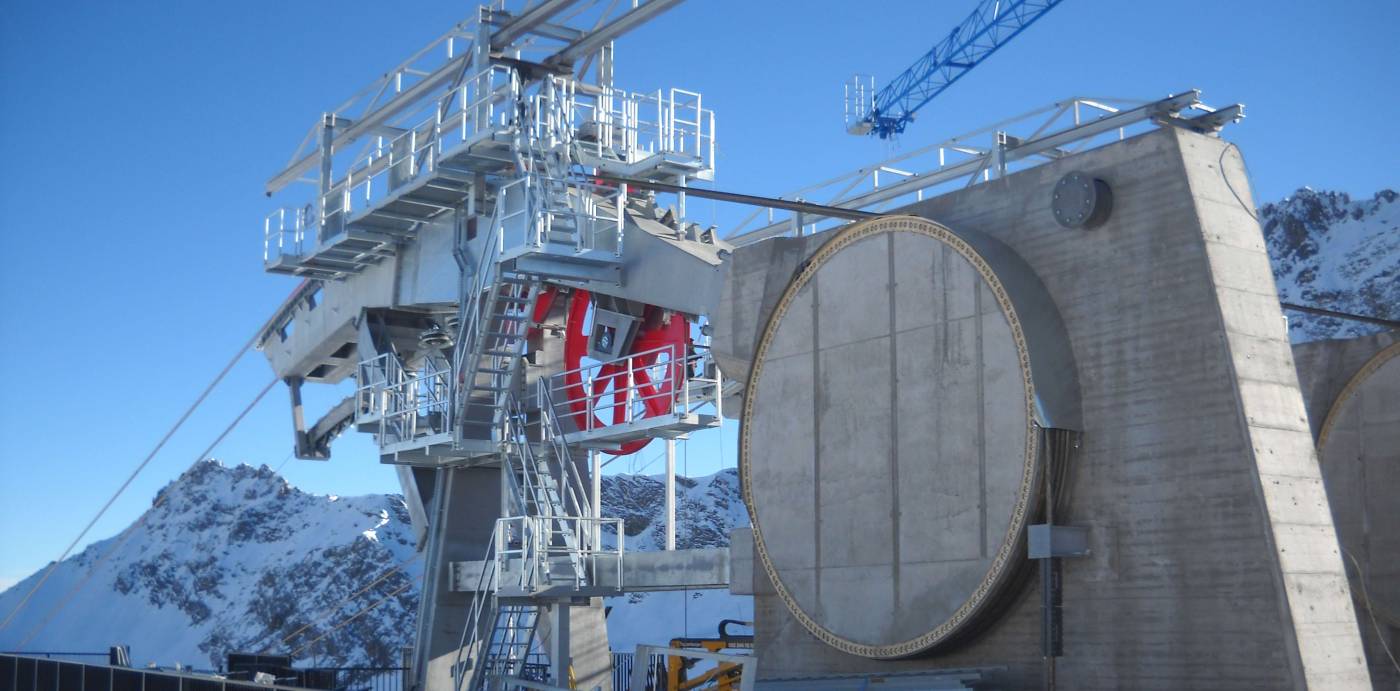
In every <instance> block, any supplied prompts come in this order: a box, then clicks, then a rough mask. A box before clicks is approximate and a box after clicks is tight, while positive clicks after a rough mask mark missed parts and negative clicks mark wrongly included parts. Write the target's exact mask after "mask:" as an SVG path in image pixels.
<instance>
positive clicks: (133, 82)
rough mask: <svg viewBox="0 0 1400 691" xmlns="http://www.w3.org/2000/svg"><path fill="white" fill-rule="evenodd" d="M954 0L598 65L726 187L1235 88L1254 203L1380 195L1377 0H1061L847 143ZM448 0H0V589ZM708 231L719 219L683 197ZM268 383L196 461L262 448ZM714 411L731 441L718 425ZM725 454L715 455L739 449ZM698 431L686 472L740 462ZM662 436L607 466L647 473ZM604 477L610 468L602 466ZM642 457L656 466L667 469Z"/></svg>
mask: <svg viewBox="0 0 1400 691" xmlns="http://www.w3.org/2000/svg"><path fill="white" fill-rule="evenodd" d="M973 4H974V3H973V1H972V0H937V1H929V0H926V1H923V2H911V1H905V2H878V3H853V2H848V1H827V0H822V1H820V2H817V1H809V2H801V3H798V2H776V1H774V2H755V1H753V0H749V1H747V2H745V1H741V0H692V1H691V2H689V3H686V4H684V5H682V6H681V7H679V8H678V9H675V10H673V11H671V12H669V13H667V14H666V15H664V16H662V17H661V18H660V19H659V20H657V21H655V22H654V23H653V24H651V25H649V26H647V27H645V28H644V29H643V30H641V31H640V32H638V33H636V34H635V35H632V36H629V37H626V38H625V39H623V40H622V41H620V42H619V44H618V65H617V75H618V82H619V84H621V85H625V86H628V87H630V88H635V89H638V90H645V89H654V88H657V87H661V86H680V87H684V88H688V89H692V90H698V91H701V92H703V93H704V98H705V104H706V106H707V107H711V108H713V109H715V111H716V113H717V118H718V121H719V125H718V132H719V140H720V144H719V146H720V149H721V151H720V155H719V159H718V167H719V173H718V176H719V177H718V186H719V187H721V188H724V189H729V190H736V191H743V192H750V193H757V194H780V193H783V192H785V191H788V190H791V189H794V188H797V187H801V186H803V185H804V184H807V183H810V182H813V181H815V180H817V179H820V178H824V177H826V176H829V175H832V174H835V173H840V172H843V171H845V170H848V169H851V168H854V167H856V166H859V165H863V164H865V163H870V162H873V161H876V160H879V159H881V158H884V157H886V156H887V155H889V154H890V153H892V152H897V151H898V150H900V149H910V148H914V147H917V146H919V145H922V144H927V143H932V142H935V141H939V140H941V139H943V138H946V137H947V136H950V135H953V134H957V133H960V132H963V131H966V130H970V129H973V128H975V127H979V126H981V125H983V124H986V123H989V122H992V121H995V120H999V119H1001V118H1003V117H1006V116H1009V115H1014V114H1017V113H1020V112H1023V111H1025V110H1029V109H1031V108H1033V107H1037V106H1040V105H1044V104H1047V103H1050V102H1052V101H1055V100H1057V99H1061V98H1063V97H1066V96H1070V95H1093V96H1121V97H1128V98H1153V97H1159V96H1163V95H1165V94H1167V93H1170V92H1176V91H1181V90H1183V89H1186V88H1190V87H1197V88H1200V89H1202V90H1204V92H1205V95H1206V98H1207V100H1208V101H1210V102H1213V103H1219V104H1224V103H1229V102H1235V101H1240V102H1244V103H1245V104H1247V106H1248V115H1249V118H1248V119H1247V120H1246V121H1245V122H1244V123H1243V124H1242V125H1240V126H1237V127H1232V128H1230V130H1229V131H1228V132H1227V135H1226V136H1227V137H1228V138H1229V139H1231V140H1232V141H1235V142H1236V143H1238V144H1239V146H1240V148H1241V149H1242V150H1243V151H1244V154H1245V156H1246V157H1247V160H1248V161H1249V165H1250V170H1251V171H1252V174H1253V182H1254V186H1255V190H1256V193H1257V195H1258V197H1259V199H1260V200H1263V201H1268V200H1274V199H1278V198H1280V197H1282V196H1284V195H1286V194H1288V193H1289V192H1290V191H1291V190H1293V189H1294V188H1296V187H1298V186H1301V185H1309V186H1313V187H1317V188H1329V189H1339V190H1343V191H1347V192H1350V193H1352V194H1353V195H1364V196H1369V195H1370V194H1371V193H1373V192H1374V191H1376V190H1377V189H1379V188H1381V187H1394V186H1396V184H1397V182H1400V181H1397V179H1396V172H1397V163H1400V139H1397V138H1396V137H1393V136H1388V135H1387V134H1386V133H1388V132H1389V131H1390V129H1391V125H1392V122H1391V120H1392V119H1393V116H1394V114H1395V113H1397V112H1400V107H1398V106H1400V103H1398V102H1397V96H1396V93H1395V89H1394V88H1393V86H1394V83H1395V79H1396V75H1397V74H1400V51H1397V50H1396V49H1395V47H1394V29H1395V27H1396V26H1400V3H1394V2H1383V3H1375V2H1360V1H1356V2H1334V3H1301V2H1263V1H1258V2H1233V3H1221V2H1205V1H1195V2H1193V1H1186V0H1183V1H1181V2H1174V3H1139V2H1113V1H1110V0H1067V1H1066V2H1065V3H1064V4H1063V5H1062V6H1061V7H1059V8H1057V9H1056V10H1054V11H1053V12H1051V13H1050V14H1049V15H1048V16H1047V17H1046V18H1044V19H1043V20H1042V21H1041V22H1040V23H1039V24H1037V25H1036V26H1034V27H1032V28H1031V29H1030V30H1029V31H1027V32H1026V33H1025V34H1023V35H1022V36H1020V37H1019V38H1018V39H1017V40H1016V41H1015V42H1013V43H1012V44H1010V45H1009V46H1007V47H1006V48H1004V49H1003V50H1002V51H1001V52H999V53H998V54H997V55H995V56H993V57H992V58H991V59H990V60H989V61H988V62H987V63H985V64H984V65H982V66H981V67H979V68H978V69H977V70H976V71H975V72H973V73H972V74H971V75H970V76H969V77H967V78H966V79H964V80H963V81H962V82H960V83H958V84H957V85H955V86H954V87H952V89H950V90H949V91H948V92H947V93H946V94H944V95H943V96H942V97H940V98H939V99H938V100H936V101H935V102H934V103H932V104H931V105H930V106H928V107H927V108H926V109H925V110H924V111H923V112H921V113H920V118H919V121H918V122H916V123H915V124H914V125H913V126H912V127H911V129H910V131H909V132H908V133H907V134H906V135H905V136H904V138H903V139H902V140H901V141H900V142H899V143H898V144H897V145H894V146H895V147H897V148H892V147H891V145H889V144H885V143H882V142H879V141H876V140H873V139H868V138H856V137H850V136H848V135H845V134H844V133H843V132H842V128H841V88H842V85H843V83H844V81H845V80H846V79H847V78H848V77H849V76H850V75H851V74H852V73H853V72H862V73H871V74H874V75H876V76H877V79H888V78H889V77H891V76H893V75H894V74H896V73H897V72H898V71H899V70H901V69H903V68H904V67H905V66H906V65H907V64H909V63H910V62H911V61H913V60H914V59H915V58H916V57H917V56H919V55H920V54H922V53H923V52H924V51H925V50H927V48H928V47H929V46H930V45H931V44H932V43H933V42H934V41H935V40H936V39H937V38H939V37H941V36H942V35H944V33H945V32H946V31H947V30H948V29H949V28H951V27H952V25H953V24H955V23H956V22H957V21H959V20H960V19H961V18H962V17H963V16H964V15H966V13H967V12H968V11H969V10H970V9H971V7H972V5H973ZM469 11H470V5H469V4H468V3H463V2H425V1H423V0H405V1H403V2H396V3H386V2H370V1H353V2H335V3H332V2H312V1H309V0H307V1H300V2H271V1H265V0H250V1H248V2H240V3H206V2H165V3H156V2H148V1H141V0H137V1H133V2H123V3H74V2H60V1H55V0H45V1H42V2H41V1H39V0H15V1H13V2H10V3H7V5H6V11H5V13H4V16H3V17H0V86H3V93H4V94H5V95H4V96H3V98H0V151H3V152H4V153H5V156H6V161H5V165H4V166H3V167H2V168H0V212H2V213H0V224H2V226H0V229H2V230H3V237H4V239H5V249H6V256H7V258H8V259H9V261H8V262H7V265H6V266H5V268H4V270H3V271H0V299H3V306H4V309H3V310H0V337H3V339H4V340H3V342H4V350H3V353H4V357H3V358H0V380H2V381H3V382H4V385H3V386H0V428H2V430H3V431H2V432H0V502H3V506H4V510H3V512H0V516H3V520H4V523H5V525H4V528H3V529H0V587H3V586H4V585H7V584H8V583H9V582H12V581H13V580H15V579H17V578H19V577H22V576H24V575H27V574H28V573H30V572H32V571H33V570H35V569H36V568H39V567H40V566H42V565H43V564H44V563H45V562H46V561H48V560H49V559H52V558H53V557H55V556H57V554H58V553H59V552H60V551H61V550H62V548H63V547H64V546H65V545H66V544H67V543H68V542H69V541H70V540H71V539H72V538H73V537H74V536H75V535H76V534H77V533H78V531H79V530H81V528H82V526H83V525H84V524H85V523H86V522H87V520H88V519H89V518H90V517H91V515H92V513H93V512H94V511H96V509H97V507H99V506H100V505H101V503H102V502H103V501H105V499H106V498H107V496H109V495H110V493H111V492H112V491H113V490H114V489H115V488H116V487H117V486H118V485H119V484H120V483H121V481H122V479H123V478H124V477H125V476H126V474H127V473H129V472H130V471H131V469H132V468H134V467H135V466H136V464H137V463H138V462H139V461H140V459H141V458H142V457H144V455H145V454H146V452H147V451H148V450H149V449H150V447H151V446H152V445H153V444H154V443H155V441H156V440H157V439H158V438H159V437H160V435H161V434H163V433H164V431H165V430H166V428H167V427H168V426H169V425H170V424H171V423H172V422H173V421H174V420H175V419H176V418H177V417H178V416H179V414H180V412H181V411H182V410H183V409H184V407H185V406H186V405H188V404H189V403H190V402H191V401H192V400H193V399H194V397H195V396H196V395H197V393H198V390H199V389H200V388H201V387H202V386H203V385H204V384H205V383H206V382H207V381H208V379H209V378H210V377H211V376H213V374H214V373H215V372H217V371H218V370H219V368H220V367H222V365H223V363H224V362H225V361H226V360H227V359H228V358H229V356H230V355H232V354H233V353H234V352H235V351H236V350H237V349H238V348H239V346H240V345H241V344H242V343H243V341H244V340H246V339H247V338H248V336H249V335H250V334H251V333H252V332H253V330H255V329H256V328H257V327H258V326H259V325H260V324H262V323H263V321H264V320H265V319H266V318H267V317H268V315H269V313H270V311H271V310H272V309H273V308H274V307H275V306H276V305H277V304H278V303H279V302H280V301H281V299H282V298H283V297H284V296H285V295H286V294H287V292H288V291H289V290H290V289H291V288H292V286H293V283H294V282H293V281H292V280H291V279H288V278H285V277H278V276H270V275H266V274H264V273H263V272H262V270H261V254H260V253H261V243H262V237H261V235H262V228H261V219H262V217H263V215H264V214H266V213H267V212H268V211H269V210H271V209H272V208H273V206H274V204H273V202H271V201H270V200H268V199H266V198H265V197H264V196H263V195H262V184H263V182H264V181H265V180H266V179H267V178H268V177H269V176H270V175H271V174H272V173H274V172H276V171H277V170H278V168H279V166H281V165H282V164H284V163H285V162H286V160H287V159H288V157H289V156H290V155H291V153H292V151H293V149H294V148H295V147H296V145H297V144H298V142H299V141H300V138H301V137H302V135H303V134H304V133H305V132H306V130H307V128H308V127H310V126H311V124H312V123H313V122H314V121H315V120H316V118H317V117H318V115H319V113H320V112H321V111H322V110H324V109H326V108H329V107H331V106H333V105H334V104H335V103H337V102H339V101H340V100H342V99H343V98H344V97H346V96H347V95H349V94H350V93H352V92H353V91H355V90H357V89H358V88H360V87H361V86H363V85H364V84H366V83H368V82H369V81H370V80H371V79H373V78H374V77H375V76H377V75H378V74H380V73H382V72H384V71H385V70H386V69H388V68H390V67H391V66H393V65H394V64H395V63H397V62H398V61H399V60H400V59H402V58H403V57H405V56H406V55H407V54H409V53H411V52H412V51H414V50H416V49H417V48H418V47H420V46H421V45H422V44H424V43H426V42H427V41H428V40H430V39H432V38H434V37H436V36H437V35H439V34H440V33H442V32H443V31H445V30H446V29H447V27H449V26H450V25H451V24H452V23H453V22H455V21H457V20H459V19H460V18H462V17H464V16H466V15H467V14H468V12H469ZM691 210H692V214H693V215H695V216H698V217H699V218H698V220H702V221H705V220H708V219H707V218H706V216H707V215H713V217H714V218H715V219H717V220H720V221H722V220H724V219H725V218H729V217H731V216H730V214H731V213H732V212H730V211H728V210H723V209H716V208H713V207H711V206H710V205H709V203H708V202H704V203H701V204H695V203H692V205H691ZM269 378H270V372H269V370H268V368H267V367H266V365H265V363H264V362H263V360H262V359H261V357H259V356H250V357H248V358H245V360H244V361H243V362H241V363H240V364H239V365H238V367H236V369H235V370H234V372H233V373H232V375H231V376H230V378H229V379H228V380H227V381H226V382H225V384H224V385H223V386H222V387H220V389H219V390H217V391H216V392H215V394H214V395H213V396H212V397H211V398H210V400H209V402H208V403H207V404H206V405H205V406H204V407H203V408H201V410H200V411H199V412H198V413H197V414H196V415H195V417H194V418H192V419H191V420H190V422H189V423H188V424H187V425H186V427H185V428H184V429H183V430H182V431H181V432H180V433H179V434H178V435H176V437H175V438H174V439H173V440H172V441H171V443H170V444H169V445H168V446H167V447H166V448H165V450H164V451H163V452H162V453H161V454H160V455H159V456H158V457H157V458H156V459H155V460H154V461H153V462H152V464H151V465H150V467H149V468H147V470H146V471H145V472H144V473H143V474H142V475H141V476H140V477H139V478H138V480H137V481H136V482H135V483H134V484H133V486H132V487H131V489H130V490H129V491H128V492H127V493H126V494H125V495H124V496H123V497H122V498H121V499H120V500H119V501H118V502H117V504H116V505H115V506H114V507H113V510H112V511H111V512H110V514H109V515H108V517H107V518H105V519H104V520H103V521H101V522H100V523H99V524H98V526H97V528H96V529H95V530H94V531H93V532H92V534H91V535H90V538H101V537H106V536H109V535H112V534H113V533H115V532H117V531H118V530H120V529H121V527H123V526H125V525H126V524H128V523H129V522H130V521H132V520H133V519H134V518H135V517H136V516H137V515H139V514H140V512H141V511H142V510H144V508H145V507H146V506H148V505H149V502H150V500H151V498H152V497H153V496H154V493H155V491H156V490H157V489H158V488H159V487H160V486H161V485H163V484H164V483H166V482H168V481H169V480H170V479H172V478H173V477H174V476H175V475H177V474H178V473H179V472H180V471H181V470H183V469H184V468H185V467H187V466H188V465H189V464H190V463H191V462H192V461H193V460H195V458H194V457H195V455H197V454H198V452H199V451H200V450H201V449H202V448H203V447H204V446H205V445H206V444H207V443H208V442H209V441H210V440H211V439H212V438H213V436H214V435H216V434H217V433H218V431H219V430H220V429H221V428H222V427H223V425H224V424H226V423H227V421H228V420H229V419H230V418H231V417H232V416H233V415H235V414H236V413H237V412H238V410H239V409H241V408H242V407H243V405H244V404H245V403H246V402H247V401H248V400H249V399H250V398H251V397H252V396H253V394H254V393H256V391H257V390H258V389H259V388H260V387H261V385H262V384H263V383H265V382H266V381H267V379H269ZM288 424H289V416H288V408H287V402H286V394H285V390H284V389H283V388H282V387H280V386H279V387H278V388H277V389H275V390H274V392H273V394H271V395H270V396H269V398H268V399H267V400H266V401H264V402H263V404H262V405H261V406H259V407H258V408H257V409H256V410H255V411H254V413H253V414H252V415H251V416H250V417H249V418H248V420H247V421H246V422H245V423H244V425H243V426H242V427H241V428H240V429H239V430H238V431H237V432H235V433H234V434H233V435H232V436H231V437H230V438H229V439H228V440H227V441H226V442H225V443H224V444H223V445H222V446H221V447H220V448H219V449H218V450H217V451H216V452H215V454H214V455H215V456H216V457H219V458H222V459H226V460H228V461H246V462H250V463H267V464H270V465H273V466H274V467H275V466H277V465H279V464H281V463H282V462H283V461H284V460H285V459H286V457H287V455H288V451H289V448H290V436H289V432H288V429H289V428H288ZM733 431H734V430H733V429H732V426H731V427H730V429H729V431H728V434H729V435H730V436H731V437H732V433H733ZM724 446H730V448H731V449H732V438H731V439H730V440H729V441H728V443H727V444H725V445H724ZM721 448H722V445H721V444H720V442H719V440H717V439H714V438H713V435H711V438H709V439H699V440H696V441H695V442H693V443H692V444H691V447H690V449H689V451H688V452H687V453H686V456H687V457H688V461H689V467H690V470H691V472H692V473H700V472H709V471H712V470H714V469H716V468H718V467H719V466H720V465H721V462H722V463H723V464H724V465H727V466H732V465H733V464H734V462H735V458H734V456H733V453H732V450H731V451H725V452H724V454H723V455H724V458H723V461H721V459H720V456H721V452H720V449H721ZM658 452H660V446H659V445H656V446H655V448H651V449H648V450H646V451H643V452H642V454H640V456H639V458H638V459H634V460H630V461H623V462H619V463H616V464H614V466H613V468H619V469H628V468H632V469H635V468H638V467H641V466H643V465H644V464H645V463H646V462H647V461H648V460H651V459H653V458H654V457H655V454H656V453H658ZM610 469H611V468H610ZM659 469H660V462H659V461H658V462H654V463H652V465H651V466H650V467H649V468H647V471H648V472H657V471H658V470H659ZM284 473H285V474H286V475H287V476H288V477H289V478H290V480H291V481H292V482H293V483H295V484H297V485H299V486H301V487H303V488H306V489H309V490H312V491H316V492H323V493H338V494H357V493H364V492H370V491H393V490H395V489H396V483H395V482H394V479H393V474H392V472H390V470H389V469H388V468H387V467H384V466H380V465H379V464H378V463H377V462H376V459H375V457H374V454H373V452H372V450H371V448H370V445H369V444H368V443H367V440H366V439H364V438H362V437H359V436H356V435H350V436H348V437H346V438H344V439H342V440H341V441H339V442H338V443H337V446H336V448H335V458H334V459H333V460H332V461H331V462H330V463H315V462H308V461H292V462H290V463H288V464H287V465H286V467H285V468H284Z"/></svg>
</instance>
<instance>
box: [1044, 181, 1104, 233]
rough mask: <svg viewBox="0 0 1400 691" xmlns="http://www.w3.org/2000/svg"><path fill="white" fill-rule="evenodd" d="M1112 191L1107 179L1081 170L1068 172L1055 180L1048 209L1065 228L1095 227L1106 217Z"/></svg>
mask: <svg viewBox="0 0 1400 691" xmlns="http://www.w3.org/2000/svg"><path fill="white" fill-rule="evenodd" d="M1112 209H1113V193H1112V192H1111V191H1110V190H1109V187H1108V183H1106V182H1104V181H1103V180H1099V179H1098V178H1093V177H1090V176H1088V175H1085V174H1084V173H1079V172H1074V173H1070V174H1068V175H1066V176H1064V177H1063V178H1060V181H1059V182H1058V183H1056V184H1055V191H1054V193H1053V194H1052V195H1051V200H1050V210H1051V212H1052V213H1054V215H1055V222H1056V223H1059V224H1060V225H1062V226H1064V227H1066V228H1094V227H1097V226H1099V225H1102V224H1103V222H1104V221H1106V220H1108V214H1109V213H1110V212H1111V211H1112Z"/></svg>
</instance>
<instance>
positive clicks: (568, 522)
mask: <svg viewBox="0 0 1400 691" xmlns="http://www.w3.org/2000/svg"><path fill="white" fill-rule="evenodd" d="M585 526H587V527H586V528H585ZM605 529H607V530H611V531H612V532H614V533H616V535H617V543H616V544H615V545H614V546H612V547H607V546H600V545H595V544H593V543H592V542H591V541H589V542H586V543H584V542H580V543H579V544H576V545H569V544H568V543H567V542H566V541H565V540H564V539H563V538H564V535H565V534H566V533H572V534H574V535H583V534H592V533H600V531H602V530H605ZM495 537H496V540H497V547H496V564H495V569H496V573H497V574H500V578H501V582H502V583H505V582H506V579H507V578H508V579H509V582H510V583H511V584H513V585H515V586H516V587H518V588H520V589H521V590H522V591H524V592H533V591H535V590H538V589H540V588H542V587H547V586H558V585H570V586H571V587H573V588H581V587H583V586H585V585H590V584H597V583H599V582H600V581H599V578H598V574H599V570H600V569H604V568H606V569H609V570H612V571H613V574H612V576H613V578H614V579H616V580H615V581H614V583H616V584H617V588H618V589H619V590H621V589H622V585H623V581H622V553H623V551H624V549H625V546H624V542H625V539H626V531H624V530H623V527H622V519H621V518H595V517H593V516H509V517H506V518H498V519H496V536H495ZM598 557H611V559H599V558H598ZM555 559H559V560H567V561H568V562H569V563H570V564H571V565H572V564H574V563H581V564H583V565H584V570H583V571H582V572H580V571H579V570H577V569H574V568H572V566H571V567H570V568H569V569H568V570H567V573H568V576H567V578H566V579H564V580H560V579H558V578H557V577H556V576H554V574H553V573H552V571H551V569H550V566H551V564H552V560H555Z"/></svg>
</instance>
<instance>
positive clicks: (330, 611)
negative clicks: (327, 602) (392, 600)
mask: <svg viewBox="0 0 1400 691" xmlns="http://www.w3.org/2000/svg"><path fill="white" fill-rule="evenodd" d="M417 558H418V553H417V552H414V553H413V554H412V555H410V556H409V557H408V558H407V559H405V560H403V561H401V562H399V563H397V564H395V565H393V566H391V567H389V569H388V570H387V571H385V572H384V573H382V574H380V575H379V577H378V578H376V579H374V580H373V581H370V582H369V583H368V584H366V585H365V586H363V587H361V588H360V589H359V590H356V591H355V592H353V593H350V594H349V595H347V596H345V597H344V598H342V599H341V600H340V601H338V602H336V603H335V604H333V605H331V606H329V607H325V608H322V609H321V610H320V612H321V613H323V616H320V617H315V618H313V619H312V621H310V622H308V623H306V624H304V625H302V627H301V628H299V629H297V630H295V631H293V632H291V633H289V634H287V635H286V636H284V637H282V640H280V641H278V645H286V644H287V642H288V641H290V640H292V639H293V638H295V637H296V636H297V635H299V634H300V633H301V632H303V631H305V630H307V629H309V628H311V627H312V626H314V625H316V624H320V623H323V622H325V621H326V620H327V619H329V618H331V616H333V615H334V614H335V613H336V612H338V611H340V608H341V607H344V606H345V605H346V604H347V603H349V602H350V601H351V600H354V599H355V598H357V597H359V596H361V595H363V594H364V593H365V592H366V591H368V590H369V589H370V588H373V587H374V586H376V585H379V584H380V583H381V582H383V581H384V579H386V578H388V577H390V576H392V575H394V574H396V573H401V572H402V571H403V567H404V566H407V565H408V563H409V562H411V561H413V560H414V559H417ZM410 582H412V581H411V580H410ZM273 635H276V632H275V631H274V632H272V633H270V634H268V635H265V636H263V637H262V638H261V639H259V640H258V643H262V642H263V641H266V640H267V639H268V638H271V637H272V636H273ZM250 645H252V644H251V643H246V644H244V645H242V646H240V647H243V648H247V647H249V646H250ZM269 650H271V647H263V648H262V652H264V653H266V652H268V651H269Z"/></svg>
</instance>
